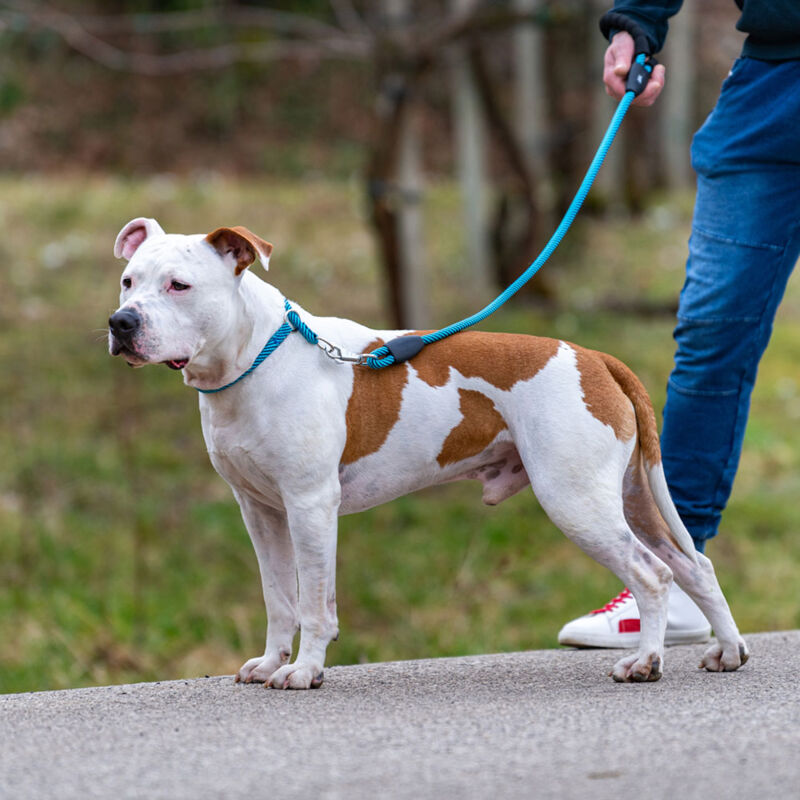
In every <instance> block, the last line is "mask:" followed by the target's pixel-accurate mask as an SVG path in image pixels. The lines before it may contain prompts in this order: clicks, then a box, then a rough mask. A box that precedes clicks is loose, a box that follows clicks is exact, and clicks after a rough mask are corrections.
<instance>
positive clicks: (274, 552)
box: [234, 492, 298, 683]
mask: <svg viewBox="0 0 800 800" xmlns="http://www.w3.org/2000/svg"><path fill="white" fill-rule="evenodd" d="M234 494H235V495H236V499H237V500H238V501H239V506H240V508H241V510H242V517H243V518H244V521H245V525H246V526H247V531H248V533H249V534H250V539H251V540H252V542H253V548H254V549H255V551H256V556H257V557H258V568H259V571H260V572H261V586H262V589H263V592H264V603H265V605H266V607H267V642H266V646H265V648H264V655H263V656H257V657H256V658H251V659H250V660H249V661H247V662H245V663H244V664H243V665H242V667H241V668H240V669H239V672H238V673H237V674H236V680H237V681H244V682H245V683H252V682H259V683H265V682H267V681H269V679H270V678H271V677H272V675H273V674H274V673H275V672H276V671H277V670H278V669H279V668H280V667H281V666H282V665H284V664H286V663H287V662H288V661H289V659H290V658H291V656H292V640H293V639H294V635H295V633H297V627H298V612H297V569H296V567H295V559H294V548H293V547H292V541H291V538H290V536H289V526H288V523H287V521H286V514H284V513H283V512H282V511H277V510H275V509H272V508H268V507H267V506H264V505H261V504H260V503H257V502H255V501H254V500H251V499H250V498H248V497H247V496H245V495H242V494H240V493H239V492H234Z"/></svg>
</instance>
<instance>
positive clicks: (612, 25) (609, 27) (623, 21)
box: [600, 11, 653, 57]
mask: <svg viewBox="0 0 800 800" xmlns="http://www.w3.org/2000/svg"><path fill="white" fill-rule="evenodd" d="M611 31H625V33H629V34H630V35H631V36H632V37H633V48H634V49H633V51H634V53H635V54H636V55H639V53H644V54H645V55H646V56H648V57H649V56H651V55H652V54H653V53H652V48H651V47H650V40H649V39H648V38H647V34H646V33H645V32H644V31H643V30H642V28H641V27H640V26H639V25H638V23H636V22H634V21H633V20H632V19H631V18H630V17H626V16H625V15H624V14H619V13H618V12H616V11H607V12H606V13H605V14H603V16H602V17H600V32H601V33H602V34H603V36H605V37H606V39H609V38H610V36H609V34H610V33H611Z"/></svg>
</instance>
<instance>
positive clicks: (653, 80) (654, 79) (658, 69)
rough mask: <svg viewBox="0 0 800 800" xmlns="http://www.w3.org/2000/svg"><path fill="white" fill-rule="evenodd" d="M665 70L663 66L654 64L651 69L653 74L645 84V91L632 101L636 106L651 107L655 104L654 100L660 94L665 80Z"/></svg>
mask: <svg viewBox="0 0 800 800" xmlns="http://www.w3.org/2000/svg"><path fill="white" fill-rule="evenodd" d="M666 76H667V70H666V68H665V67H664V65H663V64H656V65H655V67H653V74H652V75H651V76H650V80H649V81H648V82H647V86H646V87H645V90H644V91H643V92H642V93H641V94H640V95H639V96H638V97H637V98H636V99H635V100H634V101H633V103H634V105H637V106H651V105H653V103H655V101H656V98H657V97H658V96H659V95H660V94H661V90H662V89H663V88H664V81H665V80H666Z"/></svg>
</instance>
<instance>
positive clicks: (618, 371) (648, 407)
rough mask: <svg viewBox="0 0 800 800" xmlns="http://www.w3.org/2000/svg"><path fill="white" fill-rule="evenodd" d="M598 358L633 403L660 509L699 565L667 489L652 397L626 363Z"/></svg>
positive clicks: (645, 464)
mask: <svg viewBox="0 0 800 800" xmlns="http://www.w3.org/2000/svg"><path fill="white" fill-rule="evenodd" d="M598 355H599V356H600V357H601V359H602V360H603V363H604V364H605V365H606V369H607V370H608V371H609V373H610V374H611V377H612V378H613V379H614V380H615V381H616V383H617V385H618V386H619V387H620V389H622V391H623V392H624V393H625V395H626V396H627V397H628V399H629V400H630V401H631V403H632V404H633V410H634V413H635V414H636V431H637V434H638V439H639V448H640V452H641V458H642V460H643V467H644V471H645V474H646V475H647V483H648V485H649V487H650V491H651V492H652V494H653V499H654V500H655V504H656V508H658V511H659V513H660V514H661V516H662V518H663V519H664V522H666V524H667V527H668V528H669V530H670V532H671V533H672V535H673V536H674V537H675V543H676V544H677V545H678V546H679V548H680V549H681V550H682V551H683V553H685V554H686V555H687V556H688V557H689V558H690V559H691V560H692V561H694V562H695V563H696V562H697V551H696V550H695V547H694V542H693V541H692V537H691V536H690V535H689V531H687V530H686V526H685V525H684V524H683V521H682V520H681V518H680V515H679V514H678V510H677V509H676V508H675V503H674V502H673V501H672V497H671V496H670V493H669V488H668V486H667V479H666V477H665V475H664V465H663V464H662V462H661V445H660V444H659V441H658V426H657V424H656V414H655V411H653V404H652V403H651V402H650V397H649V396H648V394H647V391H646V390H645V388H644V386H642V382H641V381H640V380H639V379H638V378H637V377H636V375H635V374H634V373H633V372H632V370H630V369H629V368H628V367H627V366H625V364H623V363H622V362H621V361H618V360H617V359H616V358H614V357H613V356H610V355H607V354H606V353H598Z"/></svg>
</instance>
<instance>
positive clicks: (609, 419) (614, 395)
mask: <svg viewBox="0 0 800 800" xmlns="http://www.w3.org/2000/svg"><path fill="white" fill-rule="evenodd" d="M570 347H572V348H573V349H574V350H575V358H576V360H577V366H578V372H579V373H580V376H581V391H582V392H583V402H584V403H585V404H586V408H587V409H589V413H591V415H592V416H593V417H594V418H595V419H598V420H600V422H602V423H603V424H604V425H609V426H610V427H611V428H613V429H614V433H615V434H616V437H617V439H619V440H620V441H627V440H628V439H630V438H632V437H633V436H634V435H635V434H636V415H635V413H634V410H633V408H632V407H631V403H632V398H629V397H628V394H627V392H626V391H625V388H626V387H624V386H621V385H620V384H619V382H618V381H617V380H616V376H615V375H614V374H613V373H612V372H611V371H610V370H609V368H608V366H607V362H606V360H605V358H606V357H604V356H605V354H601V353H597V352H595V351H593V350H586V349H584V348H583V347H578V346H577V345H570ZM607 358H610V356H608V357H607ZM614 360H615V361H616V359H614ZM617 364H621V362H619V361H618V362H617ZM626 369H627V368H626ZM626 384H627V382H626Z"/></svg>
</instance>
